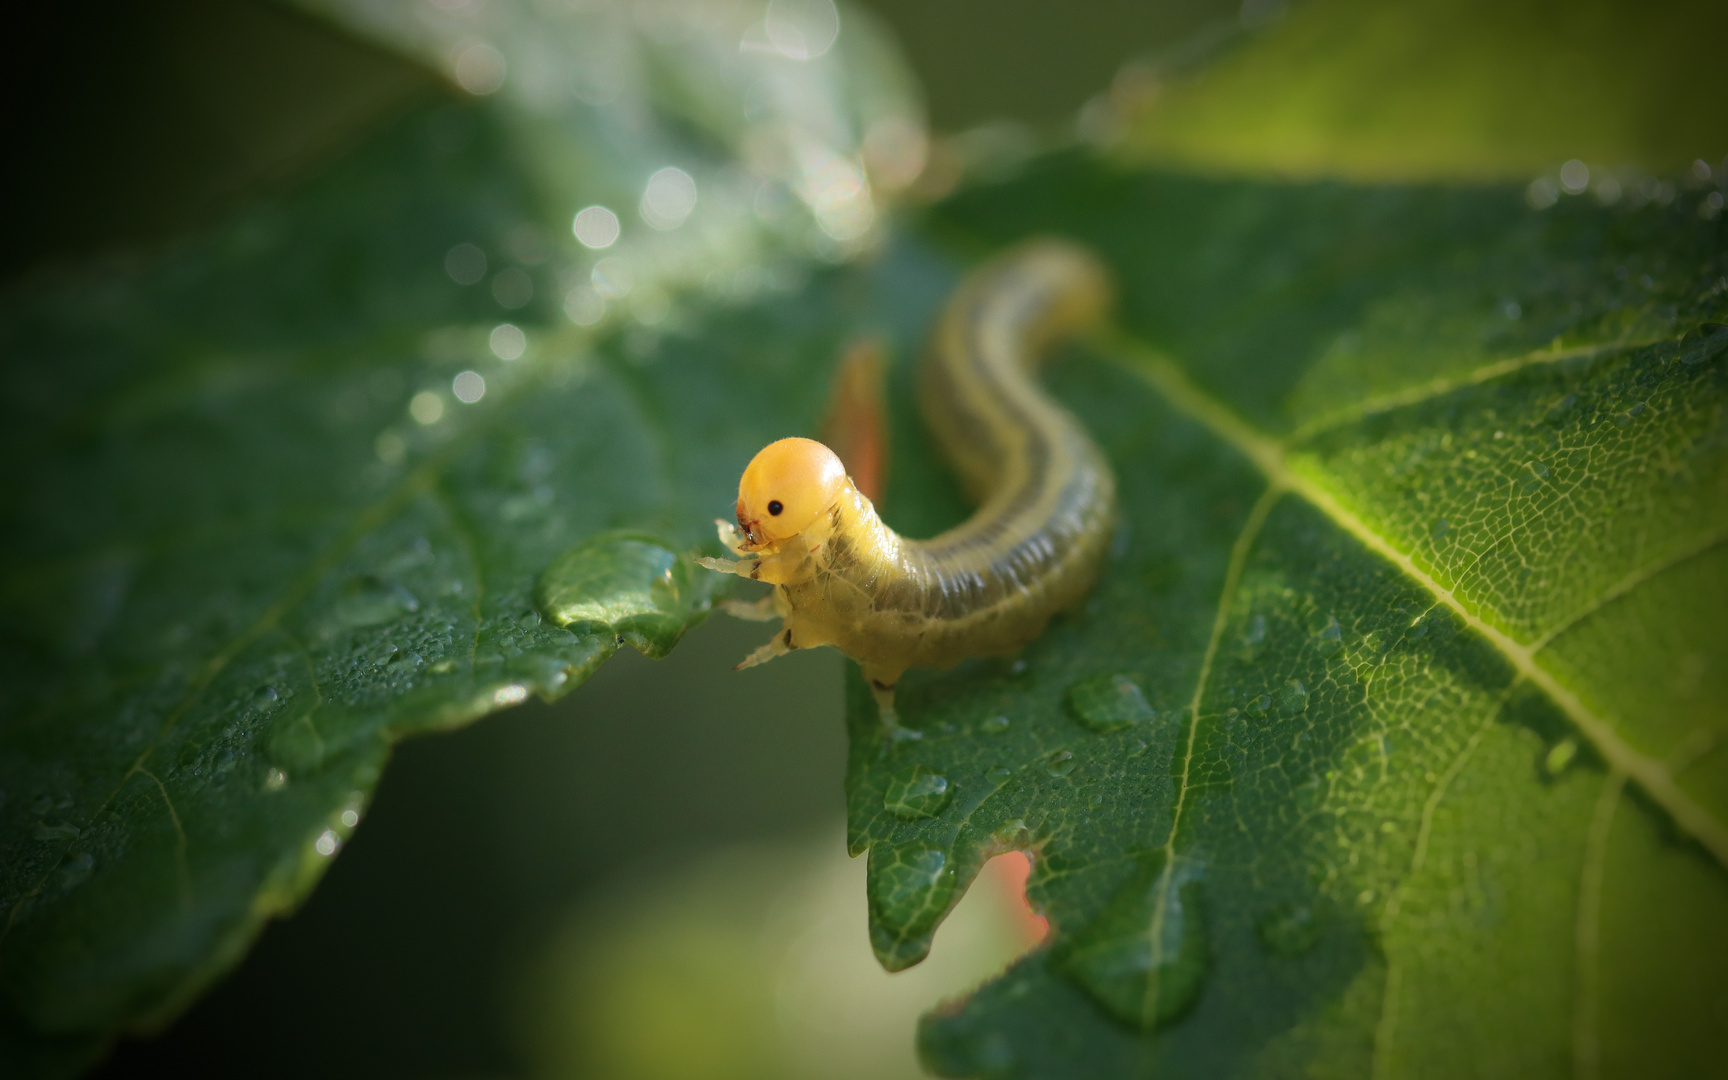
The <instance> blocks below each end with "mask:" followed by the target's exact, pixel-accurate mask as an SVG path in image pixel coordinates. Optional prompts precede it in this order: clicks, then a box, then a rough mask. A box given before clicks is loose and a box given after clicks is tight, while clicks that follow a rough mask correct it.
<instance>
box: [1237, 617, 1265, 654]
mask: <svg viewBox="0 0 1728 1080" xmlns="http://www.w3.org/2000/svg"><path fill="white" fill-rule="evenodd" d="M1265 640H1266V616H1264V615H1254V616H1251V617H1249V619H1248V629H1247V631H1246V632H1245V633H1243V635H1242V643H1243V644H1244V645H1247V646H1248V647H1249V648H1253V647H1254V646H1256V645H1259V644H1260V643H1261V642H1263V641H1265Z"/></svg>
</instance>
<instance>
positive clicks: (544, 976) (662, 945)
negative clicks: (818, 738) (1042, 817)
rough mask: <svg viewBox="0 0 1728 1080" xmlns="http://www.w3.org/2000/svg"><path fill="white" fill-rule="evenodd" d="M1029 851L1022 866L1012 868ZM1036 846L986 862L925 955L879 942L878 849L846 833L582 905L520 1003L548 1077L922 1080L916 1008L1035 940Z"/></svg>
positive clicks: (536, 1063)
mask: <svg viewBox="0 0 1728 1080" xmlns="http://www.w3.org/2000/svg"><path fill="white" fill-rule="evenodd" d="M1013 860H1020V863H1019V867H1020V873H1019V874H1018V875H1016V874H1015V873H1014V871H1013V863H1012V861H1013ZM1024 867H1025V862H1024V859H1023V858H1022V857H1021V856H1019V855H1009V856H1007V857H1006V858H1005V859H1003V860H1000V861H998V862H996V863H993V864H992V865H991V866H990V867H989V868H988V869H986V870H985V871H984V873H982V874H981V875H980V876H979V879H978V882H977V885H976V886H975V888H974V889H973V891H972V892H971V893H970V894H968V897H967V900H966V902H965V903H964V904H963V905H962V906H960V907H959V908H957V909H956V910H955V912H954V918H953V919H952V920H951V921H950V922H949V924H948V925H947V926H946V927H944V930H943V933H942V936H941V940H940V941H939V942H938V943H937V945H936V947H935V949H934V950H933V951H932V953H931V957H930V960H929V962H928V963H926V964H922V965H920V966H919V967H917V968H915V969H914V970H913V971H911V972H908V973H905V974H904V975H890V974H888V973H887V972H885V971H883V970H882V968H881V967H880V966H879V965H878V964H877V963H876V962H875V960H874V959H872V958H871V955H870V950H869V949H868V948H867V947H865V945H864V940H863V935H862V933H861V928H862V927H863V926H864V924H865V899H864V870H865V867H864V864H863V862H862V861H861V860H854V859H848V858H847V857H846V853H845V845H844V844H843V843H842V842H841V838H840V837H839V836H837V835H834V834H827V835H825V836H823V837H822V838H821V839H820V840H819V841H818V842H815V843H810V842H804V843H800V844H786V845H783V846H777V847H772V848H762V847H754V848H728V849H725V850H722V851H719V852H714V853H711V854H710V855H708V856H707V857H706V858H704V859H702V860H700V861H699V862H697V863H696V864H694V865H692V866H690V867H688V868H685V869H681V870H679V871H677V872H675V873H672V874H660V875H657V876H656V877H655V878H653V879H651V880H648V881H638V882H632V883H631V884H630V885H628V886H625V887H622V888H618V889H615V890H613V892H612V893H611V894H609V895H607V896H605V897H603V898H602V899H600V900H599V901H597V902H592V903H589V904H587V905H585V906H584V907H582V908H580V909H579V910H577V911H575V912H572V913H571V914H570V915H569V916H568V917H567V919H566V921H565V923H564V925H563V926H562V927H561V928H560V929H559V931H558V932H557V934H556V935H555V937H554V939H553V942H552V944H551V945H550V947H549V948H547V949H546V950H545V952H544V954H543V955H542V956H541V957H540V959H539V963H538V964H537V970H536V971H535V972H534V977H533V978H531V979H530V980H529V981H528V983H527V985H526V986H524V988H523V992H522V997H521V1001H520V1004H519V1005H518V1006H517V1009H516V1015H517V1016H518V1017H519V1021H518V1023H519V1027H520V1028H521V1029H522V1037H523V1040H524V1042H525V1043H526V1044H527V1045H528V1046H529V1047H530V1048H531V1054H530V1066H529V1067H530V1070H531V1072H532V1073H533V1074H534V1075H536V1076H543V1077H572V1078H574V1077H588V1076H605V1077H610V1078H612V1080H682V1078H688V1080H733V1078H736V1080H802V1078H808V1077H818V1076H820V1077H828V1078H830V1080H915V1078H917V1077H920V1076H923V1075H925V1073H924V1071H923V1070H922V1069H921V1068H919V1066H918V1061H917V1058H916V1056H915V1055H914V1053H913V1045H912V1039H911V1034H912V1031H913V1030H914V1028H915V1026H916V1023H917V1019H918V1016H919V1014H920V1013H922V1012H925V1011H927V1010H928V1009H930V1008H931V1007H933V1006H935V1005H937V1004H938V1003H940V1002H941V1001H942V1000H943V999H945V998H952V997H954V996H957V995H959V994H962V993H965V992H967V991H969V990H971V989H972V988H973V985H974V983H975V981H976V980H977V979H978V978H980V977H981V976H983V975H987V974H993V973H994V972H996V971H999V970H1001V969H1002V968H1003V967H1004V966H1006V965H1007V964H1008V963H1009V962H1010V961H1012V960H1013V959H1014V958H1015V957H1016V956H1017V955H1018V954H1019V953H1020V952H1023V951H1024V950H1025V949H1026V948H1027V947H1028V946H1029V945H1031V944H1033V943H1035V942H1036V940H1037V935H1038V932H1039V929H1038V928H1037V927H1036V926H1035V925H1032V924H1033V920H1031V919H1030V918H1029V917H1028V916H1027V913H1026V910H1025V906H1024V904H1023V903H1022V902H1021V899H1020V891H1019V888H1020V883H1021V882H1023V881H1024V877H1025V875H1024Z"/></svg>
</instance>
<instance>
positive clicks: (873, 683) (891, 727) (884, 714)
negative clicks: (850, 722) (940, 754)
mask: <svg viewBox="0 0 1728 1080" xmlns="http://www.w3.org/2000/svg"><path fill="white" fill-rule="evenodd" d="M903 674H905V671H904V669H901V670H899V671H883V670H881V669H879V668H878V669H872V668H869V667H866V668H865V669H864V681H865V682H867V683H869V684H870V696H871V697H874V698H875V699H876V718H877V719H878V720H879V721H881V724H882V741H883V742H884V743H885V744H887V743H894V742H899V741H900V740H902V739H921V738H923V737H924V733H923V732H921V731H915V730H913V729H912V728H903V727H901V726H900V712H899V710H897V709H896V708H895V707H894V688H895V686H896V685H897V684H898V683H899V682H900V676H901V675H903Z"/></svg>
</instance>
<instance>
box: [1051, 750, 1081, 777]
mask: <svg viewBox="0 0 1728 1080" xmlns="http://www.w3.org/2000/svg"><path fill="white" fill-rule="evenodd" d="M1078 764H1080V763H1079V762H1078V761H1076V760H1075V759H1074V754H1073V752H1072V751H1070V750H1058V751H1056V752H1055V753H1054V754H1051V755H1050V756H1049V757H1047V758H1045V759H1044V771H1045V772H1047V773H1049V774H1050V775H1051V776H1055V777H1063V776H1067V775H1068V774H1069V773H1071V772H1073V771H1074V766H1076V765H1078Z"/></svg>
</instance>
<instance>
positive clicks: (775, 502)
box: [768, 499, 786, 517]
mask: <svg viewBox="0 0 1728 1080" xmlns="http://www.w3.org/2000/svg"><path fill="white" fill-rule="evenodd" d="M784 509H786V507H784V506H782V505H781V503H780V500H779V499H769V500H768V513H770V514H772V515H773V516H774V517H779V516H780V511H782V510H784Z"/></svg>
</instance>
